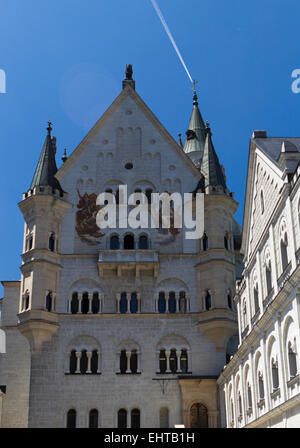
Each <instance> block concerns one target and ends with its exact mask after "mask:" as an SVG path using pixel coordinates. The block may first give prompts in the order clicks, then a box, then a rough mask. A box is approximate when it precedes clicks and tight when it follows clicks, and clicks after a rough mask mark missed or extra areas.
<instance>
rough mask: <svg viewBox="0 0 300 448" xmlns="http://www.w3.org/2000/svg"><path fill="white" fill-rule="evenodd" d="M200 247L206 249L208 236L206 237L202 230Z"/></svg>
mask: <svg viewBox="0 0 300 448" xmlns="http://www.w3.org/2000/svg"><path fill="white" fill-rule="evenodd" d="M202 249H203V250H204V251H205V250H207V249H208V237H207V235H206V233H205V232H204V234H203V237H202Z"/></svg>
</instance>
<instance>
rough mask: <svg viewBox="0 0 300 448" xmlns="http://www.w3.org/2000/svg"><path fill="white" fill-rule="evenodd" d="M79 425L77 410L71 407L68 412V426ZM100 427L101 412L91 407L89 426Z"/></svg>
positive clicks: (71, 427) (74, 426)
mask: <svg viewBox="0 0 300 448" xmlns="http://www.w3.org/2000/svg"><path fill="white" fill-rule="evenodd" d="M76 425H77V412H76V410H75V409H70V410H69V411H68V413H67V428H70V429H73V428H76ZM98 427H99V412H98V409H91V410H90V412H89V428H91V429H92V428H98Z"/></svg>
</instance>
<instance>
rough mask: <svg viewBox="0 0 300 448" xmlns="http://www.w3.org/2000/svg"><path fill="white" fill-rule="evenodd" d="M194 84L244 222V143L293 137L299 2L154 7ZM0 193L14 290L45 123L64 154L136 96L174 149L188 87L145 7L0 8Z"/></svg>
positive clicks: (60, 1)
mask: <svg viewBox="0 0 300 448" xmlns="http://www.w3.org/2000/svg"><path fill="white" fill-rule="evenodd" d="M157 1H158V4H159V7H160V8H161V10H162V12H163V14H164V16H165V19H166V21H167V22H168V25H169V27H170V29H171V31H172V33H173V36H174V38H175V40H176V42H177V45H178V47H179V49H180V51H181V53H182V55H183V58H184V60H185V62H186V64H187V66H188V68H189V71H190V72H191V75H192V77H193V78H195V79H197V80H198V81H199V84H198V96H199V105H200V109H201V112H202V115H203V118H204V119H205V120H209V121H210V123H211V128H212V131H213V139H214V144H215V148H216V151H217V153H218V155H219V158H220V160H221V163H223V164H224V166H225V168H226V174H227V180H228V185H229V188H230V189H231V190H232V191H234V192H235V195H236V199H237V200H238V201H239V203H240V207H239V211H238V213H237V219H238V220H239V222H242V216H243V206H244V204H243V202H244V193H245V183H246V170H247V160H248V149H249V138H250V136H251V134H252V131H253V130H254V129H266V130H267V132H268V135H269V136H300V129H299V109H300V94H298V95H296V94H294V93H292V90H291V83H292V78H291V73H292V71H293V70H294V69H296V68H300V54H299V15H300V14H299V13H300V2H299V0H251V1H248V0H227V1H224V0H209V1H207V0H206V1H204V0H203V1H202V0H157ZM0 11H1V15H0V69H2V70H5V72H6V77H7V93H6V94H0V122H1V126H0V148H1V176H0V188H1V192H2V201H1V202H2V211H1V221H0V226H1V232H0V235H1V259H0V279H3V280H13V279H19V277H20V271H19V266H20V264H21V258H20V253H21V248H22V236H23V218H22V215H21V213H20V211H19V210H18V207H17V203H18V202H19V201H20V200H21V195H22V192H23V191H25V190H27V189H28V188H29V186H30V182H31V179H32V176H33V173H34V169H35V166H36V164H37V161H38V157H39V155H40V151H41V149H42V144H43V141H44V138H45V133H46V131H45V128H46V126H47V121H48V120H49V119H51V120H52V122H53V123H54V132H53V133H54V135H55V136H57V142H58V154H57V156H58V165H60V164H61V160H60V159H61V156H62V154H63V148H64V147H66V148H67V149H68V152H69V153H70V152H71V151H73V150H74V149H75V147H76V146H77V145H78V143H79V142H80V141H81V140H82V139H83V137H84V136H85V134H86V133H87V131H88V130H89V129H90V128H91V127H92V126H93V124H94V123H95V122H96V120H97V119H98V118H99V117H100V116H101V115H102V114H103V112H104V111H105V110H106V108H107V107H108V106H109V105H110V104H111V102H112V101H113V100H114V99H115V97H116V96H117V95H118V94H119V92H120V90H121V82H122V79H123V77H124V68H125V65H126V63H131V64H133V69H134V78H135V80H136V89H137V92H138V93H139V94H140V95H141V96H142V98H143V99H144V101H145V102H146V103H147V104H148V106H149V107H150V108H151V109H152V111H153V112H154V113H155V114H156V115H157V117H158V118H159V119H160V120H161V122H162V123H163V125H164V126H165V127H166V128H167V130H168V131H169V132H170V133H171V134H172V135H173V136H174V137H175V138H176V139H177V134H178V133H179V132H181V133H182V134H184V133H185V131H186V130H187V126H188V121H189V118H190V113H191V108H192V91H191V84H190V81H189V79H188V77H187V75H186V73H185V71H184V69H183V67H182V66H181V64H180V62H179V60H178V57H177V56H176V53H175V52H174V50H173V48H172V46H171V44H170V41H169V40H168V38H167V36H166V34H165V31H164V30H163V28H162V26H161V23H160V22H159V19H158V17H157V16H156V14H155V12H154V9H153V7H152V5H151V2H150V0H88V1H83V0H52V1H51V2H49V1H46V0H26V1H24V0H9V1H8V0H0Z"/></svg>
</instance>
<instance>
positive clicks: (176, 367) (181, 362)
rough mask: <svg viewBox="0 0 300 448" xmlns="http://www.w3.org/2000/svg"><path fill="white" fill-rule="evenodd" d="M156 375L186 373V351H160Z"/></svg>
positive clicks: (173, 349)
mask: <svg viewBox="0 0 300 448" xmlns="http://www.w3.org/2000/svg"><path fill="white" fill-rule="evenodd" d="M158 373H188V352H187V350H186V349H182V350H176V348H172V349H171V350H165V349H162V350H160V352H159V372H158Z"/></svg>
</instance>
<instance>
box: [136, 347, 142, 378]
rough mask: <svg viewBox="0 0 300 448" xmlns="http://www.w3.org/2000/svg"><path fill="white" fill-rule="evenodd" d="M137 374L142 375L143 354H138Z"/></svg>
mask: <svg viewBox="0 0 300 448" xmlns="http://www.w3.org/2000/svg"><path fill="white" fill-rule="evenodd" d="M137 362H138V365H137V372H138V373H140V372H141V371H142V369H141V352H137Z"/></svg>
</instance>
